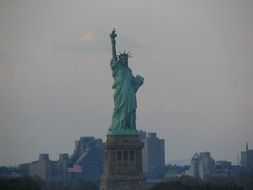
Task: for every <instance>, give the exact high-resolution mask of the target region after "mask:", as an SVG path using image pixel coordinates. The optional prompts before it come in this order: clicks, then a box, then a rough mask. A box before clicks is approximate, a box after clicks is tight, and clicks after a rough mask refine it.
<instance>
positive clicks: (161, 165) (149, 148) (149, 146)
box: [140, 131, 165, 179]
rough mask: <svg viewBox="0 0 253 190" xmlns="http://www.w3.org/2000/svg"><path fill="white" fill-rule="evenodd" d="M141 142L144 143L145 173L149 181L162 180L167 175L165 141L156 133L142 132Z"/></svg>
mask: <svg viewBox="0 0 253 190" xmlns="http://www.w3.org/2000/svg"><path fill="white" fill-rule="evenodd" d="M140 140H141V141H142V142H143V143H144V148H143V149H142V159H143V162H142V163H143V172H144V175H145V177H146V178H147V179H162V178H164V174H165V150H164V149H165V146H164V139H159V138H158V137H157V136H156V133H146V132H145V131H140Z"/></svg>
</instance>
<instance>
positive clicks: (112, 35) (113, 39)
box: [110, 29, 117, 60]
mask: <svg viewBox="0 0 253 190" xmlns="http://www.w3.org/2000/svg"><path fill="white" fill-rule="evenodd" d="M115 32H116V30H115V29H113V31H112V33H111V34H110V37H111V42H112V58H113V60H116V59H117V53H116V40H115V38H116V37H117V34H116V33H115Z"/></svg>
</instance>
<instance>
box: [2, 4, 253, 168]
mask: <svg viewBox="0 0 253 190" xmlns="http://www.w3.org/2000/svg"><path fill="white" fill-rule="evenodd" d="M252 20H253V1H251V0H242V1H236V0H223V1H211V0H207V1H200V0H167V1H163V0H158V1H154V0H139V1H133V0H128V1H116V0H108V1H91V0H73V1H69V0H44V1H39V0H23V1H20V0H10V1H9V0H1V1H0V26H1V30H0V152H1V155H0V165H14V164H19V163H23V162H31V161H33V160H36V159H37V158H38V154H39V153H49V154H50V157H51V158H52V159H56V158H57V157H58V154H59V153H63V152H67V153H71V152H72V151H73V148H74V141H75V140H77V139H79V137H80V136H95V137H96V138H102V139H103V140H105V136H106V133H107V129H108V128H109V126H110V123H111V115H112V111H113V90H112V88H111V86H112V82H113V79H112V77H111V70H110V65H109V63H110V59H111V44H110V38H109V33H110V32H111V30H112V29H113V28H116V31H117V33H118V38H117V49H118V50H119V51H121V52H122V51H124V50H126V51H131V53H132V54H133V55H132V58H131V59H129V66H130V67H131V68H132V69H133V71H134V74H136V73H138V74H141V75H142V76H144V78H145V80H144V85H143V86H142V88H141V90H140V91H139V92H138V108H137V128H138V129H139V130H140V129H142V130H145V131H149V132H156V133H157V135H158V136H159V137H161V138H164V139H165V152H166V161H170V160H183V159H191V157H192V155H193V154H194V153H195V152H201V151H210V152H211V153H212V156H213V157H214V158H215V159H218V160H230V161H233V162H234V163H236V162H237V155H238V153H239V152H240V151H241V150H243V149H244V147H245V142H246V141H247V142H248V144H249V147H250V148H252V147H253V138H252V134H253V127H252V124H253V117H252V115H253V75H252V71H253V53H252V50H253V37H252V33H253V22H252Z"/></svg>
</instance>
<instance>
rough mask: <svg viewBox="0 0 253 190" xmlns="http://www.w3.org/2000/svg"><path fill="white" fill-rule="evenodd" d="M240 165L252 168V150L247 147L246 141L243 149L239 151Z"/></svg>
mask: <svg viewBox="0 0 253 190" xmlns="http://www.w3.org/2000/svg"><path fill="white" fill-rule="evenodd" d="M241 166H242V167H245V168H253V150H249V149H248V143H247V142H246V149H245V151H242V152H241Z"/></svg>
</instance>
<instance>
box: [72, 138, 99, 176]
mask: <svg viewBox="0 0 253 190" xmlns="http://www.w3.org/2000/svg"><path fill="white" fill-rule="evenodd" d="M70 162H71V163H72V166H73V167H71V168H69V169H68V173H69V178H70V179H80V178H81V179H87V180H98V179H100V177H101V175H102V173H103V142H102V140H101V139H95V138H94V137H81V138H80V140H79V141H76V142H75V150H74V152H73V154H72V155H71V157H70Z"/></svg>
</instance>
